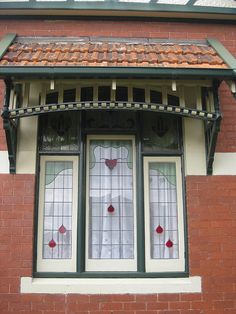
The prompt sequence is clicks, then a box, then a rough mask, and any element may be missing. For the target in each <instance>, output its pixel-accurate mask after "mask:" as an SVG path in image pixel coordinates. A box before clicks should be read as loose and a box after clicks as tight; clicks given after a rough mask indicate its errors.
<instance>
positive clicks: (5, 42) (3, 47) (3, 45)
mask: <svg viewBox="0 0 236 314" xmlns="http://www.w3.org/2000/svg"><path fill="white" fill-rule="evenodd" d="M15 38H16V34H7V35H5V36H4V37H3V39H2V40H1V41H0V59H1V58H2V57H3V56H4V54H5V52H6V51H7V49H8V47H9V46H10V45H11V44H12V43H13V41H14V40H15Z"/></svg>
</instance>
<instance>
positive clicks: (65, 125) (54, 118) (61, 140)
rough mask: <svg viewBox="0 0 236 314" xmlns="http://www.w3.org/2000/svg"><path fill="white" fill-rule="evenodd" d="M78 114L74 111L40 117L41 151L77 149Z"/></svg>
mask: <svg viewBox="0 0 236 314" xmlns="http://www.w3.org/2000/svg"><path fill="white" fill-rule="evenodd" d="M78 134H79V115H78V113H75V112H66V113H51V114H48V115H43V116H42V117H40V143H39V149H40V150H41V151H56V152H61V151H78V150H79V144H78V143H79V137H78Z"/></svg>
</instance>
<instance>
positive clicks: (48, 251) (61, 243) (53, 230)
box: [43, 161, 73, 259]
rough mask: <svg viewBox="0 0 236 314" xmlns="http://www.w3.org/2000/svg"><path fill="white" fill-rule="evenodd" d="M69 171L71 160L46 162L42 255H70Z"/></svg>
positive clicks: (70, 188)
mask: <svg viewBox="0 0 236 314" xmlns="http://www.w3.org/2000/svg"><path fill="white" fill-rule="evenodd" d="M72 171H73V166H72V162H70V161H47V162H46V166H45V189H44V195H45V198H44V222H43V259H70V258H71V254H72V188H73V187H72V176H73V174H72Z"/></svg>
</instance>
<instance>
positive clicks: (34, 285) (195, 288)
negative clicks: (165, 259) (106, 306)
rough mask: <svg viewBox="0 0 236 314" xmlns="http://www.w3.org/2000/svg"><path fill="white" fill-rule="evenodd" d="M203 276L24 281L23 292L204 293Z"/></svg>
mask: <svg viewBox="0 0 236 314" xmlns="http://www.w3.org/2000/svg"><path fill="white" fill-rule="evenodd" d="M201 291H202V287H201V277H199V276H194V277H188V278H102V279H100V278H99V279H95V278H86V279H84V278H31V277H22V278H21V293H64V294H68V293H79V294H127V293H133V294H149V293H150V294H151V293H200V292H201Z"/></svg>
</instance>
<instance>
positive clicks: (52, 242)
mask: <svg viewBox="0 0 236 314" xmlns="http://www.w3.org/2000/svg"><path fill="white" fill-rule="evenodd" d="M48 245H49V246H50V248H52V249H53V248H54V247H55V246H56V245H57V244H56V242H55V241H54V240H53V239H52V240H51V241H50V242H49V243H48Z"/></svg>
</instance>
